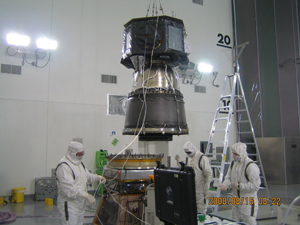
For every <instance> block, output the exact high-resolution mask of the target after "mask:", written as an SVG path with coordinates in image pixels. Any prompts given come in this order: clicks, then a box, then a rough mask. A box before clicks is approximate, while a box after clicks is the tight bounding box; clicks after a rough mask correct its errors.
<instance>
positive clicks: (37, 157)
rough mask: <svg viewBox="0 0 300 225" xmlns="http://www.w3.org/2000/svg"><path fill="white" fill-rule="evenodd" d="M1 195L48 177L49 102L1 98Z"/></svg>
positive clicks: (29, 187)
mask: <svg viewBox="0 0 300 225" xmlns="http://www.w3.org/2000/svg"><path fill="white" fill-rule="evenodd" d="M0 109H1V110H0V124H1V129H0V143H1V144H0V152H1V157H0V178H1V182H0V195H2V196H3V195H11V189H12V188H15V187H25V188H26V192H25V193H26V194H29V193H33V191H34V178H35V177H42V176H45V175H46V164H45V162H46V159H47V151H46V150H47V103H44V102H35V101H19V100H3V99H0Z"/></svg>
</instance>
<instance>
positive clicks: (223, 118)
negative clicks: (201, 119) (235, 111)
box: [215, 117, 228, 121]
mask: <svg viewBox="0 0 300 225" xmlns="http://www.w3.org/2000/svg"><path fill="white" fill-rule="evenodd" d="M217 120H228V117H219V118H215V121H217Z"/></svg>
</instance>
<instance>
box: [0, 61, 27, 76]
mask: <svg viewBox="0 0 300 225" xmlns="http://www.w3.org/2000/svg"><path fill="white" fill-rule="evenodd" d="M21 72H22V67H21V66H15V65H10V64H1V73H10V74H17V75H21Z"/></svg>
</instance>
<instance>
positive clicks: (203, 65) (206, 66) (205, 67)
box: [198, 63, 213, 73]
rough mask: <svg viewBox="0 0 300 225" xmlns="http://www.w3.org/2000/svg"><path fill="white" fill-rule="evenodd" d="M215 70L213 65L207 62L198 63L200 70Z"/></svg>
mask: <svg viewBox="0 0 300 225" xmlns="http://www.w3.org/2000/svg"><path fill="white" fill-rule="evenodd" d="M212 70H213V66H212V65H210V64H206V63H200V64H199V65H198V71H199V72H203V73H211V72H212Z"/></svg>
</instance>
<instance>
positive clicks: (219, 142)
mask: <svg viewBox="0 0 300 225" xmlns="http://www.w3.org/2000/svg"><path fill="white" fill-rule="evenodd" d="M208 144H225V141H209V142H208Z"/></svg>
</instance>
